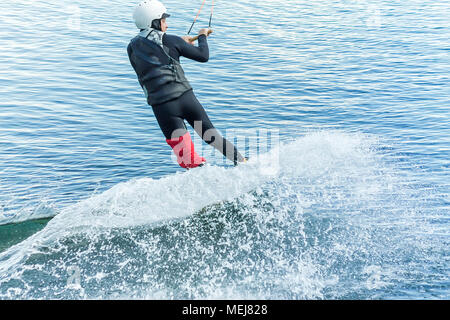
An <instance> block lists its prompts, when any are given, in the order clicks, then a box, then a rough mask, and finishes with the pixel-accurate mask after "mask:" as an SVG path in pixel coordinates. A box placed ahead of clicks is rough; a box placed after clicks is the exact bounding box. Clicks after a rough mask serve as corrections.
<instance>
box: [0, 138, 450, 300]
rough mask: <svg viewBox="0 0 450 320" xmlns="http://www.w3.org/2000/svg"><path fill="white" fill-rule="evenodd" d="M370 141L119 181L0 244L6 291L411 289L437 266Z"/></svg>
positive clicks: (171, 293) (182, 294)
mask: <svg viewBox="0 0 450 320" xmlns="http://www.w3.org/2000/svg"><path fill="white" fill-rule="evenodd" d="M378 145H379V143H378V141H377V140H376V138H374V137H371V136H368V135H364V134H359V133H353V134H352V133H344V132H339V131H323V132H316V133H310V134H307V135H306V136H304V137H301V138H299V139H297V140H295V141H292V142H288V143H285V144H282V145H280V146H279V147H277V148H276V149H273V150H271V152H269V153H267V154H263V155H261V156H259V157H258V158H257V159H253V158H252V159H251V161H250V162H249V163H248V164H245V165H241V166H238V167H235V168H223V167H217V166H210V165H208V166H206V167H203V168H200V169H195V170H190V171H188V172H183V173H181V172H180V173H177V174H174V175H171V176H167V177H164V178H162V179H159V180H154V179H151V178H141V179H134V180H131V181H128V182H125V183H120V184H117V185H116V186H114V187H113V188H111V189H110V190H107V191H106V192H103V193H101V194H98V195H94V196H92V197H91V198H89V199H86V200H83V201H80V202H79V203H77V204H75V205H72V206H70V207H67V208H65V209H64V210H62V212H60V213H59V214H58V215H56V216H55V217H54V218H53V219H52V220H51V221H50V222H49V223H48V224H47V226H46V227H45V228H44V229H43V230H41V231H39V232H37V233H36V234H34V235H33V236H31V237H29V238H28V239H26V240H25V241H23V242H21V243H19V244H17V245H15V246H12V247H10V248H9V249H8V250H6V251H4V252H3V253H1V254H0V297H1V298H3V299H11V298H12V299H21V298H37V299H39V298H63V299H78V298H89V299H94V298H104V299H117V298H131V299H142V298H148V299H185V298H186V299H205V298H207V299H210V298H218V299H240V298H243V299H300V298H302V299H303V298H307V299H321V298H328V299H329V298H357V299H365V298H380V297H381V298H386V297H389V296H396V297H397V298H398V297H399V296H401V294H399V292H404V295H405V296H408V293H407V290H408V289H406V288H411V287H414V286H416V285H417V279H418V278H420V279H422V280H423V277H424V275H423V274H424V273H427V274H429V275H430V277H432V276H435V275H436V273H439V272H441V271H439V270H438V271H436V270H434V271H430V270H428V271H426V272H425V271H424V270H420V269H417V268H418V267H417V265H419V264H418V263H417V262H418V261H422V260H424V259H433V257H434V256H433V255H430V246H431V244H430V243H429V241H428V242H427V241H426V239H425V236H420V235H421V234H425V233H426V231H427V228H430V226H429V225H427V224H426V223H424V221H423V219H419V216H420V215H421V214H422V213H421V212H420V207H419V202H420V201H421V200H420V199H418V198H417V197H416V196H414V194H413V193H414V190H412V189H411V188H409V187H408V183H407V181H406V182H405V179H407V178H405V177H403V176H402V175H401V174H399V172H397V171H396V169H395V167H394V166H391V165H389V164H388V163H387V162H386V161H384V160H383V156H382V154H381V153H380V152H379V150H378ZM411 232H413V233H414V236H411ZM434 254H435V255H437V256H439V253H438V252H435V253H434ZM437 259H438V258H437ZM424 264H425V263H421V264H420V265H422V266H423V265H424ZM439 267H442V268H443V266H442V265H439V263H438V262H436V263H435V264H434V268H439Z"/></svg>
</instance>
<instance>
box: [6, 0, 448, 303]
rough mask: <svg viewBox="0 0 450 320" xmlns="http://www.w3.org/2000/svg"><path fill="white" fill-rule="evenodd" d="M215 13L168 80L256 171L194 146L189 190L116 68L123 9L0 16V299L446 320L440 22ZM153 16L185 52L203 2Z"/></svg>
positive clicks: (351, 10)
mask: <svg viewBox="0 0 450 320" xmlns="http://www.w3.org/2000/svg"><path fill="white" fill-rule="evenodd" d="M215 2H216V4H215V9H214V17H213V28H214V31H215V32H214V33H213V35H212V36H211V37H210V38H209V46H210V60H209V62H208V63H205V64H201V63H197V62H193V61H190V60H187V59H184V60H183V59H182V65H183V67H184V69H185V72H186V74H187V77H188V79H189V80H190V82H191V84H192V86H193V87H194V91H195V93H196V95H197V97H198V99H199V100H200V102H201V103H202V104H203V105H204V107H205V109H206V110H207V112H208V114H209V115H210V118H211V120H212V121H213V123H214V124H215V126H216V127H217V128H218V129H219V130H221V131H222V132H223V133H224V134H225V135H227V136H229V137H230V135H234V136H236V137H237V138H238V140H237V145H238V147H239V148H240V149H241V150H243V151H244V150H245V151H246V152H247V153H251V152H252V150H254V149H255V148H256V146H259V147H260V149H259V155H260V156H259V157H258V156H256V155H254V156H252V157H251V161H250V163H249V164H248V165H243V166H238V167H236V168H233V167H231V166H230V165H229V163H225V162H224V161H223V159H222V157H221V156H220V155H219V154H217V153H214V152H212V150H211V149H210V147H209V146H207V145H205V144H202V143H201V140H200V139H198V138H196V139H195V143H196V146H197V148H198V149H199V150H200V151H201V152H202V154H203V155H204V156H205V157H206V158H207V159H208V161H209V162H210V163H211V165H208V166H207V167H205V168H201V169H198V170H197V169H196V170H191V171H189V172H184V171H183V170H182V169H181V168H179V167H178V166H177V165H176V163H174V162H173V159H172V158H171V150H170V148H169V147H168V145H167V144H166V142H165V140H164V137H163V135H162V133H161V131H160V129H159V127H158V125H157V122H156V120H155V118H154V116H153V114H152V110H151V108H150V107H149V106H148V105H146V103H145V98H144V95H143V93H142V91H141V89H140V87H139V85H138V82H137V79H136V75H135V74H134V71H133V70H132V68H131V66H130V64H129V61H128V57H127V54H126V46H127V45H128V42H129V40H130V39H131V38H132V37H134V36H135V34H136V32H137V30H136V28H135V27H134V24H133V21H132V19H131V15H132V11H133V7H134V5H135V3H133V2H132V1H131V2H130V1H117V0H116V1H106V0H100V1H95V2H92V1H85V0H80V1H65V0H61V1H57V2H55V1H48V0H37V1H32V2H30V1H23V0H8V1H3V2H2V3H1V4H0V9H1V10H0V30H1V33H0V47H1V48H2V50H0V66H1V67H0V84H1V85H0V95H1V97H2V99H1V100H0V297H1V298H3V299H11V298H13V299H21V298H63V299H72V298H74V299H79V298H106V299H115V298H134V299H139V298H149V299H167V298H169V299H170V298H176V299H179V298H181V299H183V298H193V299H198V298H225V299H228V298H232V299H239V298H262V299H265V298H271V299H272V298H275V299H304V298H306V299H342V298H350V299H405V298H407V299H422V298H425V299H448V298H449V297H450V295H449V292H450V290H449V287H450V279H449V275H450V270H449V253H448V246H449V242H450V241H449V240H450V234H449V227H450V221H449V208H450V185H449V181H450V179H449V167H450V164H449V159H450V85H449V83H450V79H449V78H450V42H449V39H450V26H449V23H448V20H449V17H450V4H449V3H448V2H446V1H415V0H411V1H365V0H358V1H357V0H352V1H338V0H334V1H333V0H325V1H303V0H292V1H290V0H281V1H257V2H255V1H250V0H243V1H239V2H229V1H215ZM164 3H165V4H166V7H167V8H168V10H169V12H170V13H171V14H172V16H171V17H170V18H169V19H168V23H169V31H168V32H169V33H173V34H177V35H184V34H185V33H186V32H187V30H188V28H189V27H190V24H191V22H192V19H193V17H194V16H195V14H196V11H197V10H198V8H199V7H200V5H201V1H200V0H199V1H185V2H180V1H174V0H167V1H165V2H164ZM208 21H209V7H208V5H207V6H206V7H205V8H204V12H202V14H201V16H200V19H199V21H198V22H197V24H196V27H195V30H198V28H201V27H206V26H207V24H208ZM231 130H234V131H231ZM264 130H269V131H270V132H271V133H272V134H273V135H272V134H271V135H270V137H272V136H274V137H277V138H279V141H280V144H279V145H278V144H270V146H269V149H270V151H264V148H265V147H267V145H266V144H265V143H264V141H263V140H261V139H252V138H250V139H247V140H245V139H239V138H243V137H245V136H247V137H256V136H258V134H259V135H260V136H261V132H265V131H264ZM51 217H53V219H51V220H50V219H49V218H51Z"/></svg>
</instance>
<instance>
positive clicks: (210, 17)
mask: <svg viewBox="0 0 450 320" xmlns="http://www.w3.org/2000/svg"><path fill="white" fill-rule="evenodd" d="M205 2H206V0H203V2H202V5H201V7H200V9H199V10H198V12H197V16H196V17H195V18H194V21H193V22H192V25H191V27H190V28H189V31H188V33H187V34H189V33H191V31H192V28H193V27H194V24H195V22H196V21H197V19H198V17H199V15H200V12H202V9H203V6H204V5H205ZM213 12H214V0H212V5H211V15H210V16H209V25H208V28H211V21H212V16H213Z"/></svg>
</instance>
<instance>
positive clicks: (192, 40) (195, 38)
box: [191, 29, 213, 42]
mask: <svg viewBox="0 0 450 320" xmlns="http://www.w3.org/2000/svg"><path fill="white" fill-rule="evenodd" d="M211 33H213V31H212V29H209V30H208V36H209V35H210V34H211ZM198 37H200V35H198V36H195V37H192V38H191V42H194V41H197V39H198Z"/></svg>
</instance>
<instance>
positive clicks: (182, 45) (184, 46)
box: [177, 34, 209, 62]
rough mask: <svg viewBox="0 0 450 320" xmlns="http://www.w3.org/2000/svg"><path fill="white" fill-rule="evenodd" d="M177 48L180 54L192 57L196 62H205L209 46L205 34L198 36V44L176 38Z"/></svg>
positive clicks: (207, 57) (207, 58)
mask: <svg viewBox="0 0 450 320" xmlns="http://www.w3.org/2000/svg"><path fill="white" fill-rule="evenodd" d="M177 50H178V52H179V53H180V56H183V57H186V58H188V59H192V60H195V61H198V62H207V61H208V60H209V47H208V41H207V40H206V35H204V34H202V35H200V36H199V37H198V46H194V45H192V44H190V43H187V42H186V41H184V40H183V39H182V38H180V37H178V39H177Z"/></svg>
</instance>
